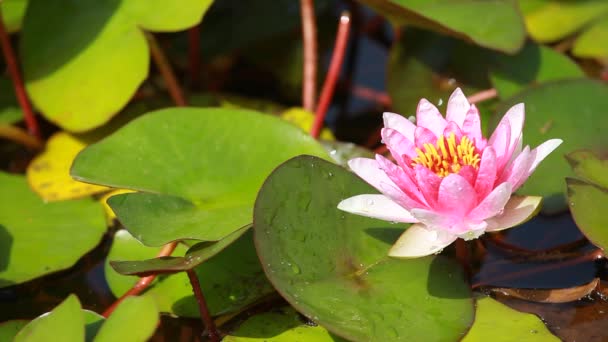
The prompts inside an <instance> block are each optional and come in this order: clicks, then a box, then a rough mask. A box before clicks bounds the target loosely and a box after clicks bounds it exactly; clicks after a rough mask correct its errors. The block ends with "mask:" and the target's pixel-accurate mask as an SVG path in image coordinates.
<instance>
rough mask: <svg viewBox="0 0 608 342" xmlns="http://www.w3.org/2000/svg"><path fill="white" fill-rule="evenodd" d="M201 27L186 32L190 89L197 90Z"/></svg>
mask: <svg viewBox="0 0 608 342" xmlns="http://www.w3.org/2000/svg"><path fill="white" fill-rule="evenodd" d="M200 37H201V27H200V25H196V26H194V27H192V28H190V29H189V30H188V62H189V65H190V70H189V72H190V79H191V80H192V87H193V88H195V89H196V88H198V87H199V86H200V84H201V39H200Z"/></svg>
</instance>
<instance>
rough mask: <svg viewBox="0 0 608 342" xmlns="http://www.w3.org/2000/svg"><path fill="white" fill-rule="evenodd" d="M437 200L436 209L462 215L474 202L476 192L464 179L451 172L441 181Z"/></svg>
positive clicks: (475, 200) (458, 215)
mask: <svg viewBox="0 0 608 342" xmlns="http://www.w3.org/2000/svg"><path fill="white" fill-rule="evenodd" d="M437 200H438V204H437V205H438V210H437V211H439V212H442V213H446V214H449V215H454V216H457V217H462V216H464V215H465V214H466V213H468V212H469V211H470V210H471V209H472V207H473V206H474V205H475V204H476V202H477V194H476V193H475V190H474V189H473V186H471V184H469V182H467V180H466V179H464V178H463V177H462V176H460V175H458V174H455V173H452V174H449V175H447V176H445V177H444V178H443V180H442V181H441V185H440V186H439V195H438V196H437Z"/></svg>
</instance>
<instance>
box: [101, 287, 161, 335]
mask: <svg viewBox="0 0 608 342" xmlns="http://www.w3.org/2000/svg"><path fill="white" fill-rule="evenodd" d="M157 322H158V309H157V308H156V303H155V302H154V300H153V299H152V298H150V297H146V296H143V297H128V298H126V299H125V300H124V301H123V302H122V303H120V305H118V307H117V308H116V310H115V311H114V312H112V315H110V317H109V318H108V319H107V320H106V321H105V322H104V323H103V325H102V326H101V329H99V332H98V333H97V336H95V339H94V340H93V341H94V342H106V341H107V342H113V341H133V342H139V341H141V342H144V341H147V340H148V339H149V338H150V337H151V336H152V334H153V333H154V331H155V330H156V324H157Z"/></svg>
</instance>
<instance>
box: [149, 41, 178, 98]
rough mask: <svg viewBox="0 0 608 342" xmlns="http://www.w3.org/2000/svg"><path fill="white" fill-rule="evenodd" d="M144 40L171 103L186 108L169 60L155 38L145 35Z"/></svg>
mask: <svg viewBox="0 0 608 342" xmlns="http://www.w3.org/2000/svg"><path fill="white" fill-rule="evenodd" d="M146 38H147V40H148V43H149V45H150V54H151V55H152V60H153V61H154V64H155V65H156V67H157V68H158V71H159V72H160V74H161V75H162V77H163V79H164V80H165V85H166V86H167V90H168V91H169V95H171V98H172V99H173V102H175V104H176V105H178V106H180V107H183V106H186V105H187V104H186V98H185V97H184V93H183V92H182V89H181V87H180V86H179V83H178V82H177V78H176V77H175V73H174V72H173V68H172V67H171V64H170V63H169V59H168V58H167V56H166V55H165V53H164V52H163V50H162V49H161V48H160V46H159V45H158V42H157V41H156V38H154V36H153V35H152V34H150V33H146Z"/></svg>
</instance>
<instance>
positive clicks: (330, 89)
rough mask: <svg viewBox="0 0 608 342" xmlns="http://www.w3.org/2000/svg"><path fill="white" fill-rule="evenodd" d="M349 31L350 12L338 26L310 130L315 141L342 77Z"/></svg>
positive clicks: (344, 15) (342, 17)
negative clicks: (341, 70) (339, 78)
mask: <svg viewBox="0 0 608 342" xmlns="http://www.w3.org/2000/svg"><path fill="white" fill-rule="evenodd" d="M349 30H350V14H348V12H344V13H343V14H342V15H341V16H340V24H339V26H338V33H337V34H336V43H335V45H334V52H333V55H332V57H331V62H330V64H329V70H328V71H327V76H326V77H325V83H323V89H322V90H321V96H320V97H319V103H318V104H317V110H316V111H315V121H314V122H313V125H312V128H311V129H310V135H311V136H312V137H314V138H315V139H316V138H318V137H319V134H320V133H321V128H322V127H323V121H324V120H325V114H327V108H328V107H329V103H330V102H331V98H332V96H333V94H334V89H335V88H336V82H337V81H338V77H339V76H340V69H341V67H342V61H343V60H344V52H345V51H346V43H348V31H349Z"/></svg>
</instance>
